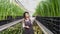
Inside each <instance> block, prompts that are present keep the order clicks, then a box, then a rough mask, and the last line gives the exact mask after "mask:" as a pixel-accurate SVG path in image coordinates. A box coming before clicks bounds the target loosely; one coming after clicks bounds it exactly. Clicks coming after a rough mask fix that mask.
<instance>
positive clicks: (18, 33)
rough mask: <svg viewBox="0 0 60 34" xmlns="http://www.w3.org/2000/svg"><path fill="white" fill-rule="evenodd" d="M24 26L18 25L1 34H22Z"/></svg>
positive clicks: (0, 33)
mask: <svg viewBox="0 0 60 34" xmlns="http://www.w3.org/2000/svg"><path fill="white" fill-rule="evenodd" d="M22 32H23V29H22V24H21V23H18V24H16V25H14V26H11V27H9V28H7V29H6V30H3V31H1V32H0V34H22Z"/></svg>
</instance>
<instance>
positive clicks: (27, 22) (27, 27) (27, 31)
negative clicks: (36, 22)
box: [22, 12, 34, 34]
mask: <svg viewBox="0 0 60 34" xmlns="http://www.w3.org/2000/svg"><path fill="white" fill-rule="evenodd" d="M23 16H24V19H23V24H22V25H23V30H24V31H23V34H34V31H33V27H32V22H31V19H30V15H29V13H28V12H25V13H24V15H23Z"/></svg>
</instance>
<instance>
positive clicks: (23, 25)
mask: <svg viewBox="0 0 60 34" xmlns="http://www.w3.org/2000/svg"><path fill="white" fill-rule="evenodd" d="M22 27H23V28H24V27H25V24H24V20H23V21H22Z"/></svg>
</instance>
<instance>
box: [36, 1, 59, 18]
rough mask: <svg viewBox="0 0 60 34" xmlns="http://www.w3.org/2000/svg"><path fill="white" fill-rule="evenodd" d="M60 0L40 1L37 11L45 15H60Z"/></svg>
mask: <svg viewBox="0 0 60 34" xmlns="http://www.w3.org/2000/svg"><path fill="white" fill-rule="evenodd" d="M59 1H60V0H46V1H42V2H40V3H39V5H38V6H37V8H36V13H37V14H39V15H40V16H43V17H60V4H59V3H60V2H59Z"/></svg>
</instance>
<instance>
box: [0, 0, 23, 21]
mask: <svg viewBox="0 0 60 34" xmlns="http://www.w3.org/2000/svg"><path fill="white" fill-rule="evenodd" d="M22 14H23V10H22V9H21V8H20V6H18V5H16V3H13V2H12V3H10V0H0V20H5V19H6V18H7V16H12V17H13V18H14V17H16V16H22Z"/></svg>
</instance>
